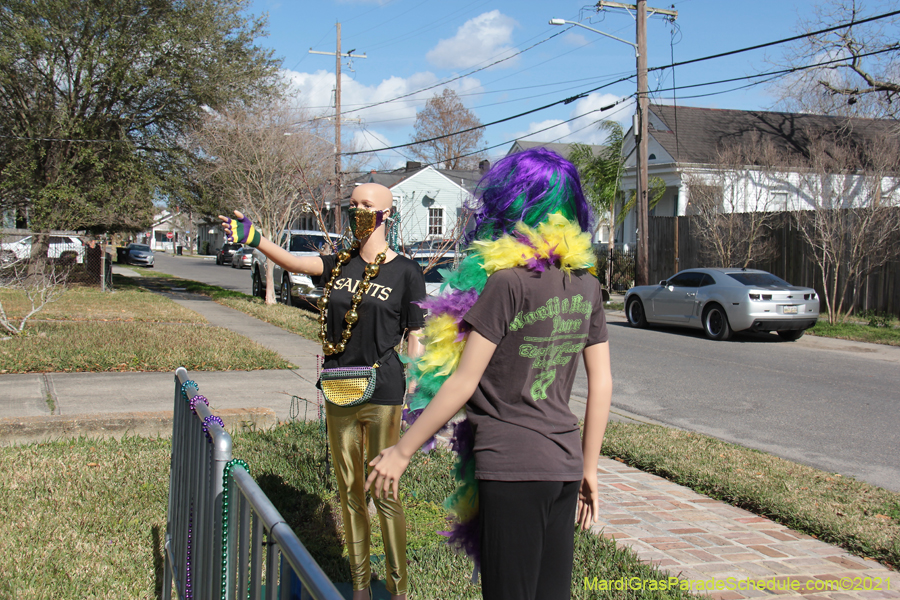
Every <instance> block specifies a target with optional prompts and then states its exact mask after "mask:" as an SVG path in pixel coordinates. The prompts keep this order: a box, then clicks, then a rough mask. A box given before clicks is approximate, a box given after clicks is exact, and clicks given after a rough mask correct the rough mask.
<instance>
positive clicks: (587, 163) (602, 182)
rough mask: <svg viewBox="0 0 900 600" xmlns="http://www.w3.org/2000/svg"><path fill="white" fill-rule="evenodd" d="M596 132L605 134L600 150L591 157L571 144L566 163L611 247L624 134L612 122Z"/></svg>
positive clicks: (589, 152)
mask: <svg viewBox="0 0 900 600" xmlns="http://www.w3.org/2000/svg"><path fill="white" fill-rule="evenodd" d="M600 129H601V130H604V131H606V132H607V137H606V143H605V144H604V146H603V147H602V148H601V149H600V150H599V151H598V152H597V153H596V154H595V153H594V151H593V149H592V148H591V146H588V145H587V144H573V145H572V151H571V152H570V153H569V160H570V161H571V162H572V164H574V165H575V167H576V168H577V169H578V174H579V175H580V176H581V187H582V191H583V192H584V197H585V199H586V200H587V201H588V204H590V206H591V208H592V209H593V211H594V214H595V215H596V216H597V219H598V220H597V227H598V228H599V227H600V226H601V225H606V226H607V227H608V228H609V232H610V236H609V245H610V247H612V245H613V229H614V228H615V226H616V225H617V224H618V222H617V221H616V219H615V216H614V214H613V213H614V211H615V208H616V199H617V198H618V195H619V186H620V184H621V180H622V172H623V171H624V170H625V158H624V157H623V156H622V144H623V143H624V141H625V133H624V131H622V126H621V125H619V124H618V123H616V122H615V121H603V122H601V123H600Z"/></svg>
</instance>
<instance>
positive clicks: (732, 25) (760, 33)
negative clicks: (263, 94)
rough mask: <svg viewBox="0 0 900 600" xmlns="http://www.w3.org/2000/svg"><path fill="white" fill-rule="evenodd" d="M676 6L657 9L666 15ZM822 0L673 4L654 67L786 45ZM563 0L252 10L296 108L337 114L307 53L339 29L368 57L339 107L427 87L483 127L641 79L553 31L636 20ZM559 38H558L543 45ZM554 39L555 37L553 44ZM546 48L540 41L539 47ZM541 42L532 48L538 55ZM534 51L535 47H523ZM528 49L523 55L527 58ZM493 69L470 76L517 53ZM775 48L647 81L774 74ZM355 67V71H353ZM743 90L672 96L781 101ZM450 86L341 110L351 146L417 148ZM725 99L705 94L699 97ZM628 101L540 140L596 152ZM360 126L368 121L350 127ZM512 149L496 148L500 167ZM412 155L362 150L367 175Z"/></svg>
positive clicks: (628, 63)
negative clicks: (424, 120) (420, 116)
mask: <svg viewBox="0 0 900 600" xmlns="http://www.w3.org/2000/svg"><path fill="white" fill-rule="evenodd" d="M671 3H672V0H668V3H659V4H657V3H654V2H653V1H652V0H651V1H650V2H649V4H648V6H652V7H658V8H670V7H671V6H672V4H671ZM815 5H816V2H812V1H807V0H757V1H755V2H752V3H746V2H736V1H734V0H676V1H675V9H676V10H677V11H678V12H679V15H678V19H677V21H676V27H673V26H672V25H671V24H670V23H668V22H666V21H664V20H662V19H661V18H659V17H656V18H651V19H650V20H649V23H648V44H649V46H648V64H649V66H650V67H654V66H660V65H666V64H669V63H671V62H672V57H673V54H674V60H675V61H676V62H677V61H683V60H688V59H691V58H697V57H702V56H708V55H711V54H717V53H719V52H725V51H728V50H733V49H738V48H743V47H747V46H752V45H756V44H760V43H763V42H768V41H772V40H776V39H780V38H784V37H789V36H791V35H794V34H796V33H797V32H798V23H799V20H800V19H803V18H808V17H810V16H811V15H810V12H811V10H812V9H813V7H814V6H815ZM592 7H593V5H582V4H580V3H578V2H569V1H568V0H557V1H555V2H538V1H536V0H488V1H485V0H454V1H444V2H441V1H437V0H341V1H334V0H321V1H317V2H301V1H299V0H254V2H252V4H251V10H252V12H253V13H255V14H260V13H263V12H267V13H268V15H269V31H270V35H269V37H267V38H264V39H262V40H260V43H261V44H263V45H265V46H267V47H270V48H273V49H274V50H275V54H276V56H277V57H278V58H280V59H281V60H282V68H283V75H284V77H286V78H287V79H288V80H289V81H290V82H291V83H292V85H293V89H294V90H295V91H294V94H295V97H296V98H297V103H298V104H300V105H302V106H305V107H307V110H308V111H309V113H310V114H312V115H314V116H315V115H329V114H333V109H332V108H331V106H332V102H333V99H332V89H333V87H334V81H335V75H334V74H335V60H334V57H332V56H324V55H315V54H309V49H310V48H313V49H314V50H320V51H331V52H333V51H334V50H335V23H336V22H338V21H339V22H340V23H341V28H342V50H343V51H344V52H347V51H349V50H354V53H355V54H362V53H365V54H366V55H367V56H368V58H366V59H355V60H353V61H352V64H350V65H348V63H347V59H345V61H344V66H343V67H342V71H343V73H342V75H343V76H342V105H343V109H344V111H345V113H346V111H349V110H351V109H354V108H359V107H362V106H367V105H369V104H372V103H375V102H382V101H387V100H393V99H394V98H396V97H397V96H401V95H403V94H408V93H410V92H415V91H417V90H420V89H422V88H426V87H430V86H433V85H435V84H441V83H442V82H444V81H447V80H449V79H452V78H455V77H459V76H463V77H461V78H460V79H457V80H456V81H453V82H450V83H448V84H447V86H448V87H450V88H452V89H453V90H454V91H456V92H457V93H459V94H460V96H461V98H462V100H463V101H464V103H465V104H466V106H468V107H469V108H470V109H471V110H473V111H474V112H475V114H476V115H477V116H478V117H479V119H481V121H482V122H483V123H487V122H490V121H494V120H497V119H502V118H505V117H508V116H511V115H515V114H518V113H521V112H525V111H528V110H532V109H534V108H537V107H540V106H543V105H545V104H549V103H551V102H554V101H556V100H559V99H563V98H567V97H570V96H573V95H575V94H577V93H580V92H583V91H586V90H589V89H591V88H595V87H598V86H600V85H603V84H604V83H608V82H610V81H612V80H615V79H618V78H620V77H623V76H627V75H629V74H633V73H634V70H635V59H634V51H633V49H632V48H631V47H630V46H628V45H626V44H623V43H621V42H617V41H615V40H612V39H609V38H606V37H603V36H600V35H597V34H595V33H593V32H591V31H588V30H585V29H582V28H572V29H568V30H566V27H559V26H552V25H549V24H548V21H549V19H551V18H563V19H566V20H570V21H580V22H582V23H584V24H586V25H589V26H591V27H593V28H595V29H599V30H602V31H604V32H607V33H610V34H612V35H615V36H617V37H621V38H623V39H626V40H630V41H633V40H634V35H635V24H634V19H633V17H632V16H631V15H630V14H629V13H627V12H625V11H623V10H616V9H607V10H605V11H603V12H602V13H599V14H598V13H597V12H596V10H594V9H593V8H592ZM554 34H559V35H556V37H553V38H552V39H549V40H547V38H549V37H550V36H552V35H554ZM544 40H546V41H544ZM539 42H542V43H539ZM534 44H538V45H536V46H535V47H533V48H530V49H527V48H529V46H532V45H534ZM526 49H527V50H526ZM523 50H524V51H523ZM520 51H523V52H521V54H518V55H517V56H514V57H512V58H509V59H508V60H505V61H503V62H501V63H500V64H497V65H495V66H492V67H490V68H488V69H485V70H482V71H479V72H477V73H474V74H469V73H470V72H471V71H473V70H475V69H478V68H480V67H484V66H486V65H488V64H490V63H492V62H495V61H498V60H500V59H503V58H507V57H510V56H512V55H513V54H515V53H517V52H520ZM781 55H782V50H781V49H780V48H769V49H767V50H758V51H752V52H746V53H743V54H738V55H735V56H731V57H726V58H721V59H715V60H710V61H705V62H701V63H697V64H693V65H686V66H683V67H678V68H676V69H675V70H674V73H673V71H672V69H666V70H663V71H656V72H653V73H651V74H650V80H649V85H650V89H651V92H653V91H654V90H657V89H659V90H664V89H665V88H671V87H672V85H673V83H672V82H673V77H674V81H675V84H676V85H678V86H684V85H691V84H697V83H704V82H709V81H715V80H719V79H727V78H733V77H739V76H743V75H750V74H755V73H759V72H763V71H766V70H769V69H772V68H773V67H772V66H771V63H770V62H767V60H769V59H777V58H781ZM351 69H352V70H351ZM742 84H743V82H736V83H730V84H723V85H718V86H709V87H702V88H695V89H688V90H680V91H678V92H677V102H678V104H679V105H687V106H704V107H712V108H738V109H769V108H772V107H773V105H774V103H775V102H776V98H775V95H774V92H773V91H772V90H771V89H770V88H768V87H767V86H765V85H760V86H755V87H751V88H749V89H742V90H735V91H730V92H728V91H727V90H730V89H732V88H736V87H738V86H740V85H742ZM442 87H443V86H439V87H437V88H434V89H431V90H428V91H425V92H421V93H418V94H415V95H413V96H410V97H407V98H404V99H402V100H398V101H393V102H387V103H385V104H381V105H380V106H377V107H373V108H368V109H365V110H360V111H356V112H352V113H350V114H345V115H344V120H345V123H344V129H345V135H344V136H343V139H344V140H345V143H353V144H356V147H357V148H358V149H372V148H380V147H384V146H389V145H393V144H402V143H406V142H408V141H410V134H411V132H412V125H413V123H414V121H415V115H416V111H417V110H419V109H421V108H422V106H424V104H425V101H426V100H427V99H428V98H429V97H431V96H432V95H433V94H434V93H435V92H440V90H441V88H442ZM634 91H635V83H634V80H633V79H632V80H630V81H627V82H623V83H618V84H614V85H611V86H609V87H606V88H605V89H602V90H599V91H597V92H593V93H591V94H589V95H588V96H587V97H585V98H581V99H578V100H576V101H574V102H572V103H570V104H567V105H558V106H555V107H552V108H549V109H546V110H543V111H540V112H537V113H533V114H531V115H528V116H524V117H520V118H517V119H513V120H511V121H507V122H505V123H502V124H498V125H494V126H491V127H488V128H487V129H486V130H485V138H484V142H485V145H495V144H501V143H502V142H507V141H510V140H514V139H516V138H519V137H521V136H523V135H526V134H529V133H531V132H535V131H537V130H540V129H544V128H547V127H550V126H552V125H556V124H558V123H560V122H562V121H565V120H568V119H571V118H573V117H577V116H579V115H582V114H585V113H588V112H589V111H592V110H595V109H598V108H600V107H602V106H606V105H608V104H611V103H613V102H615V101H617V100H620V99H621V98H623V97H625V96H628V95H629V94H633V93H634ZM711 92H725V93H720V94H716V95H709V96H704V97H696V98H688V96H693V95H697V94H709V93H711ZM672 95H673V93H672V92H671V91H659V92H656V93H652V94H651V98H652V101H659V102H662V103H665V104H671V103H672ZM633 111H634V108H633V104H631V103H630V102H625V103H622V104H619V105H618V106H616V107H615V108H614V109H611V110H609V111H607V112H604V113H598V112H594V113H592V114H589V115H587V116H585V117H581V118H578V119H576V120H574V121H572V122H570V123H565V124H562V125H558V126H557V127H553V128H551V129H547V130H546V131H543V132H541V133H537V134H534V135H533V136H532V137H529V138H527V139H532V140H538V141H561V142H573V141H580V142H588V143H601V142H602V140H603V135H602V134H601V133H600V132H599V131H598V130H597V125H596V124H595V122H596V121H597V120H598V119H602V118H608V119H612V120H617V121H619V122H621V123H623V125H625V126H626V127H627V125H628V124H630V118H631V117H630V115H631V114H632V113H633ZM348 119H359V121H360V122H359V123H354V122H348V121H347V120H348ZM509 145H510V144H503V145H502V146H500V147H498V148H496V149H493V150H490V151H489V153H488V154H489V156H490V157H491V158H492V159H494V158H496V157H499V156H502V155H503V154H505V152H506V150H507V149H508V148H509ZM407 158H412V157H411V155H410V154H409V152H408V150H403V149H401V150H399V151H397V150H392V151H385V152H379V153H377V154H373V155H367V159H368V162H367V163H366V166H367V167H372V168H391V167H396V166H399V165H402V164H403V163H404V162H405V161H406V160H407Z"/></svg>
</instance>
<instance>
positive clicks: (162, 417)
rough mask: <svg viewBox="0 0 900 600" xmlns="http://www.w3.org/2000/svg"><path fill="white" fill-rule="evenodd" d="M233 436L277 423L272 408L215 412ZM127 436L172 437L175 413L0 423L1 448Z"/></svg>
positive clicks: (22, 419) (54, 417) (55, 417)
mask: <svg viewBox="0 0 900 600" xmlns="http://www.w3.org/2000/svg"><path fill="white" fill-rule="evenodd" d="M215 414H216V416H217V417H219V418H221V419H222V421H223V422H224V423H225V429H226V430H228V431H230V432H232V433H233V432H235V431H250V430H266V429H271V428H273V427H274V426H275V425H276V424H277V423H278V419H277V418H276V417H275V411H274V410H272V409H271V408H226V409H221V410H217V411H216V413H215ZM126 435H138V436H142V437H163V438H168V437H171V436H172V411H171V410H167V411H158V412H122V413H113V414H106V415H88V414H86V415H71V416H70V415H66V416H60V415H51V416H46V417H12V418H3V419H0V446H14V445H18V444H34V443H41V442H52V441H57V440H61V439H74V438H80V437H88V438H92V439H109V438H115V439H119V438H121V437H123V436H126Z"/></svg>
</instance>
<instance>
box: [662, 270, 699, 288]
mask: <svg viewBox="0 0 900 600" xmlns="http://www.w3.org/2000/svg"><path fill="white" fill-rule="evenodd" d="M702 279H703V273H696V272H693V271H692V272H689V273H679V274H678V275H676V276H675V277H673V278H672V279H670V280H669V281H668V284H669V285H671V286H673V287H692V288H693V287H700V281H701V280H702Z"/></svg>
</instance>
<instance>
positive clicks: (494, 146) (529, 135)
mask: <svg viewBox="0 0 900 600" xmlns="http://www.w3.org/2000/svg"><path fill="white" fill-rule="evenodd" d="M632 96H634V94H630V95H628V96H625V97H624V98H621V99H619V100H617V101H616V102H614V103H612V104H610V105H608V106H603V107H600V108H595V109H594V110H589V111H587V112H586V113H582V114H580V115H578V116H575V117H572V118H571V119H566V120H565V121H560V122H559V123H554V124H553V125H550V126H548V127H544V128H543V129H538V130H537V131H532V132H531V133H528V134H526V135H521V136H519V137H517V138H514V139H512V140H507V141H505V142H500V143H499V144H494V145H492V146H487V147H485V148H480V149H478V150H475V151H474V152H467V153H466V154H460V155H459V156H458V157H457V158H465V157H467V156H473V155H475V154H480V153H482V152H486V151H487V150H493V149H494V148H499V147H500V146H505V145H507V144H512V143H513V142H517V141H519V140H524V139H525V138H527V137H531V136H533V135H536V134H538V133H543V132H545V131H547V130H549V129H553V128H554V127H559V126H560V125H565V124H566V123H571V122H572V121H575V120H577V119H581V118H584V117H586V116H588V115H590V114H593V113H595V112H605V111H607V110H609V109H611V108H613V107H614V106H616V105H618V104H621V103H623V102H625V101H626V100H628V99H629V98H631V97H632ZM598 122H599V119H598V120H597V121H593V122H592V123H590V124H588V125H587V126H586V127H590V126H591V125H593V124H594V123H598ZM586 127H582V129H585V128H586ZM578 131H581V130H580V129H579V130H578ZM573 133H574V132H573ZM563 137H565V136H563ZM439 162H440V161H436V162H432V163H425V164H423V165H422V166H432V165H436V164H438V163H439Z"/></svg>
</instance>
